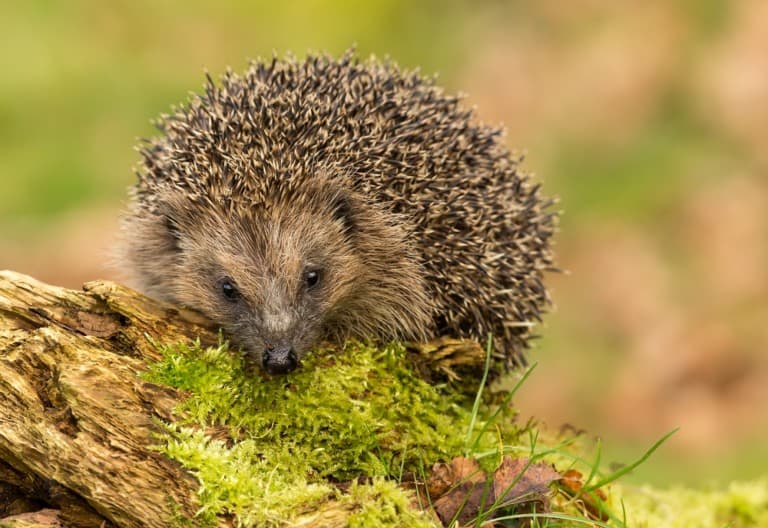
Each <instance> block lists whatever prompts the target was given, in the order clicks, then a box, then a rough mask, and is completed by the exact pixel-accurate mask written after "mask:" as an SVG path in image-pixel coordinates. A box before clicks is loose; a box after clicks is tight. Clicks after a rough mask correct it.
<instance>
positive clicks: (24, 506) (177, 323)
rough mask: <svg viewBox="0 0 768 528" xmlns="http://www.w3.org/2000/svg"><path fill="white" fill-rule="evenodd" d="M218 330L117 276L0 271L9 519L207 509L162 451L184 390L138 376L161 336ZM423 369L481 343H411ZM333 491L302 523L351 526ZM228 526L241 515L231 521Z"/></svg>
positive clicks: (0, 496)
mask: <svg viewBox="0 0 768 528" xmlns="http://www.w3.org/2000/svg"><path fill="white" fill-rule="evenodd" d="M193 339H199V340H200V341H201V343H202V344H203V345H213V344H217V343H218V341H219V336H218V333H217V331H216V329H215V327H213V326H212V325H211V323H210V322H208V321H207V320H206V319H204V318H203V317H202V316H200V315H199V314H197V313H195V312H192V311H187V310H183V309H180V308H177V307H174V306H171V305H169V304H166V303H162V302H159V301H154V300H152V299H149V298H147V297H144V296H143V295H141V294H139V293H138V292H135V291H133V290H131V289H129V288H126V287H124V286H120V285H117V284H114V283H111V282H106V281H98V282H92V283H88V284H86V285H85V286H84V287H83V290H82V291H75V290H68V289H64V288H59V287H55V286H50V285H48V284H44V283H42V282H39V281H36V280H34V279H32V278H30V277H27V276H25V275H21V274H18V273H14V272H9V271H0V528H5V527H6V526H15V527H22V526H72V527H75V528H81V527H82V528H96V527H109V526H115V527H139V526H142V527H143V526H147V527H165V526H169V525H170V524H172V521H173V519H174V518H176V517H179V516H183V517H186V518H190V517H193V516H194V514H195V512H196V511H197V510H198V504H197V502H196V491H197V489H198V482H197V481H196V480H195V479H194V478H193V477H192V476H191V475H190V474H188V473H187V472H186V471H185V470H184V469H183V468H181V467H180V466H179V465H178V464H177V463H176V462H173V461H171V460H169V459H167V458H166V457H165V456H164V455H162V454H160V453H159V452H157V451H156V450H155V449H153V446H154V445H155V444H156V443H158V439H157V437H155V436H154V435H155V434H156V433H159V432H161V431H160V429H161V428H160V425H159V422H160V421H172V419H173V417H172V409H173V408H174V406H175V405H176V404H177V403H178V402H179V401H180V398H181V396H182V395H181V394H179V393H178V392H177V391H175V390H173V389H170V388H167V387H159V386H157V385H154V384H152V383H148V382H145V381H143V380H142V378H141V377H140V376H139V375H138V374H139V373H140V372H141V371H143V370H146V368H147V362H148V361H156V360H158V359H160V352H159V351H158V349H157V347H156V345H155V344H154V343H157V342H161V343H176V342H182V341H190V340H193ZM408 348H409V350H410V351H411V353H412V354H411V358H412V360H413V364H414V366H415V368H417V369H418V370H419V371H423V372H424V376H426V377H429V376H444V377H448V378H456V373H455V370H454V369H459V370H461V369H467V368H468V369H473V368H477V367H478V365H482V363H483V361H484V355H485V354H484V352H483V350H482V348H481V347H480V346H478V344H477V343H473V342H469V341H464V340H456V339H441V340H436V341H435V342H433V343H421V344H420V343H411V344H409V345H408ZM349 515H350V507H349V505H346V504H342V503H340V502H337V501H334V500H329V501H328V502H326V503H323V504H321V505H319V506H318V508H317V510H316V511H313V512H309V513H307V514H305V515H303V516H301V517H300V518H297V519H294V524H295V525H296V526H328V527H333V526H346V524H347V522H346V521H347V518H348V516H349ZM220 524H221V525H225V526H226V525H229V524H231V520H229V519H222V520H221V522H220Z"/></svg>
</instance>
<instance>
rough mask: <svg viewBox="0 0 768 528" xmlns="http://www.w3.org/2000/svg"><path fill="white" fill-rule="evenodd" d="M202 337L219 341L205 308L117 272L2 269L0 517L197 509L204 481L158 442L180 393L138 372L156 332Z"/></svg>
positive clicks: (163, 516)
mask: <svg viewBox="0 0 768 528" xmlns="http://www.w3.org/2000/svg"><path fill="white" fill-rule="evenodd" d="M198 337H199V338H200V339H201V341H202V342H203V343H206V344H207V343H211V344H212V343H215V342H217V335H216V332H215V331H214V329H213V328H211V327H210V326H209V325H208V324H207V323H206V321H205V320H203V319H202V318H201V317H200V316H198V315H196V314H194V313H192V312H188V311H184V310H180V309H178V308H175V307H173V306H170V305H167V304H163V303H160V302H156V301H152V300H150V299H148V298H146V297H143V296H141V295H140V294H138V293H136V292H134V291H132V290H130V289H128V288H125V287H122V286H118V285H116V284H113V283H110V282H92V283H88V284H86V285H85V286H84V287H83V291H74V290H67V289H63V288H57V287H54V286H49V285H47V284H44V283H41V282H38V281H36V280H34V279H32V278H30V277H26V276H24V275H20V274H17V273H13V272H8V271H5V272H0V526H4V525H5V526H38V525H39V526H59V525H64V526H76V527H98V526H105V527H106V526H119V527H158V528H159V527H167V526H168V525H169V524H170V523H171V522H172V520H173V519H174V518H175V517H177V516H180V515H181V516H185V517H192V516H193V515H194V513H195V511H196V509H197V504H196V502H195V492H196V491H197V488H198V483H197V482H196V480H195V479H194V478H193V477H192V476H190V475H189V474H188V473H186V472H185V471H184V470H183V469H182V468H181V467H180V466H179V465H178V464H177V463H175V462H173V461H170V460H168V459H167V458H166V457H164V456H163V455H161V454H159V453H157V452H156V451H154V450H153V449H152V446H153V444H155V443H156V442H157V439H156V438H155V437H154V436H153V434H154V433H156V432H158V431H159V426H158V423H157V421H158V420H170V418H171V411H172V408H173V407H174V405H175V404H176V403H177V402H178V401H179V394H177V392H176V391H175V390H172V389H169V388H166V387H159V386H156V385H153V384H151V383H147V382H144V381H142V380H141V378H139V377H138V376H137V374H138V373H139V372H141V371H142V370H144V369H145V368H146V362H147V360H156V359H158V357H159V354H158V351H157V350H156V348H155V347H154V346H153V344H152V342H151V341H150V339H154V340H156V341H162V342H177V341H183V340H190V339H194V338H198ZM44 508H48V509H49V510H45V509H44ZM51 508H52V509H54V510H57V511H54V512H53V513H52V512H51V511H50V509H51ZM34 510H42V511H41V512H38V513H39V515H38V516H37V517H30V516H29V515H30V514H29V512H31V511H34ZM25 514H26V517H25ZM19 515H21V517H19ZM4 518H5V520H3V519H4ZM57 523H58V524H57Z"/></svg>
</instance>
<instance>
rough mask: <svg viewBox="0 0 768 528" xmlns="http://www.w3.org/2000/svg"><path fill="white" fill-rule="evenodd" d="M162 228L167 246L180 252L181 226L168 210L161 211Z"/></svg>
mask: <svg viewBox="0 0 768 528" xmlns="http://www.w3.org/2000/svg"><path fill="white" fill-rule="evenodd" d="M162 223H163V228H164V230H165V235H166V237H165V238H166V242H167V243H168V247H169V248H170V249H172V250H173V251H175V252H177V253H180V252H181V228H180V227H179V222H178V220H176V218H175V217H174V216H173V214H171V213H170V212H165V213H163V216H162Z"/></svg>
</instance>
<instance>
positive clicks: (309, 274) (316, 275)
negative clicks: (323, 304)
mask: <svg viewBox="0 0 768 528" xmlns="http://www.w3.org/2000/svg"><path fill="white" fill-rule="evenodd" d="M318 282H320V272H319V271H317V270H309V271H306V272H304V283H305V284H306V285H307V289H311V288H314V287H315V286H317V283H318Z"/></svg>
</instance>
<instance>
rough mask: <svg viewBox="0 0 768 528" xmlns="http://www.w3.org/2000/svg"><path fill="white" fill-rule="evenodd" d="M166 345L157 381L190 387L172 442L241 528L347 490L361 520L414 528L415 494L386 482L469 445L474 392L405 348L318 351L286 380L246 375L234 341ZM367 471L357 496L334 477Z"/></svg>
mask: <svg viewBox="0 0 768 528" xmlns="http://www.w3.org/2000/svg"><path fill="white" fill-rule="evenodd" d="M162 352H163V358H164V359H163V360H162V361H161V362H159V363H157V364H154V365H152V366H150V369H149V371H148V372H147V373H146V374H145V378H146V379H147V380H149V381H152V382H154V383H161V384H166V385H171V386H173V387H177V388H179V389H182V390H184V391H186V392H187V394H188V397H187V398H186V399H185V401H184V402H183V403H181V404H180V407H179V409H178V413H179V416H180V417H181V418H180V420H179V422H177V424H176V425H174V426H169V428H168V438H167V440H166V445H165V446H164V447H163V448H162V450H163V451H164V452H165V453H166V454H167V455H168V456H170V457H171V458H173V459H175V460H178V461H179V462H181V463H182V464H183V465H184V466H185V467H187V468H189V469H190V470H191V471H192V472H194V473H195V474H196V475H197V477H198V478H199V479H200V483H201V491H200V500H201V503H202V505H203V506H202V510H201V512H200V515H201V518H205V517H206V516H209V517H210V518H211V519H212V518H213V517H212V516H213V515H215V514H216V513H231V514H235V515H236V518H237V520H238V523H239V524H240V525H241V526H263V525H277V524H280V523H281V522H284V521H287V520H290V519H291V518H293V517H295V516H296V515H298V514H301V513H302V512H304V511H308V510H311V509H312V506H313V504H316V503H317V502H318V501H322V500H326V499H328V498H329V497H331V496H336V497H337V498H339V499H340V500H342V501H352V502H351V503H350V502H347V504H352V503H354V504H360V505H361V506H360V511H359V512H357V513H354V514H353V515H352V519H354V520H355V521H354V522H355V523H357V524H356V525H358V526H369V525H370V526H372V525H374V524H375V525H377V526H404V524H403V522H404V521H403V520H402V519H400V516H399V513H402V512H403V511H405V509H406V508H405V505H407V504H408V503H409V502H410V500H411V497H410V495H409V494H408V493H407V492H406V491H404V490H402V489H400V488H399V487H397V486H395V485H394V484H393V483H391V482H387V481H386V480H382V479H397V478H399V477H400V476H401V475H402V474H404V473H405V472H418V471H419V469H420V468H421V467H424V466H426V467H429V466H431V465H432V464H434V463H435V462H438V461H446V460H450V459H451V458H452V457H454V456H458V455H460V454H461V452H462V450H463V449H464V440H463V439H464V434H465V432H466V430H467V427H468V424H469V422H470V413H469V411H468V410H467V407H468V405H467V401H466V400H465V397H464V396H461V395H458V394H454V393H451V392H450V391H448V390H446V388H445V387H442V386H433V385H430V384H428V383H426V382H425V381H423V380H421V379H419V378H418V377H417V376H416V375H415V374H414V373H413V371H412V370H411V369H410V368H409V367H408V364H407V362H406V354H405V351H404V349H403V348H402V347H400V346H397V345H390V346H386V347H384V348H381V349H378V348H375V347H371V346H366V345H362V344H355V343H351V344H348V345H347V346H346V347H344V348H343V349H342V350H340V351H338V350H336V351H334V350H330V349H325V350H317V351H315V353H313V354H312V356H311V357H310V358H308V359H306V360H305V361H304V365H303V368H301V369H299V370H298V371H296V372H294V373H291V374H289V375H286V376H281V377H275V378H270V377H262V375H261V374H260V373H258V372H255V373H246V372H245V371H244V368H243V364H242V361H241V360H240V359H239V358H238V357H237V356H236V355H235V354H232V353H230V352H229V351H228V350H227V347H226V345H221V346H219V347H218V348H210V349H204V348H201V347H200V346H183V345H178V346H171V347H164V348H162ZM199 426H202V427H203V428H209V427H212V426H223V427H226V428H228V429H229V432H230V435H231V436H232V437H233V438H235V439H236V441H235V442H234V443H232V444H226V443H224V442H222V441H218V440H213V439H211V438H210V437H208V436H206V434H205V433H204V432H203V429H201V427H199ZM359 476H366V477H373V478H374V480H373V482H372V483H371V484H368V485H356V486H354V487H353V488H352V491H350V493H349V495H348V496H345V495H339V492H338V491H337V490H336V489H335V488H334V487H333V486H332V485H331V484H330V483H329V482H332V481H348V480H352V479H354V478H356V477H359ZM355 497H358V498H360V497H366V498H367V499H370V498H375V500H373V501H372V502H371V501H367V500H366V501H363V500H357V501H356V500H355ZM364 503H365V504H366V505H363V504H364ZM373 504H376V506H375V507H374V506H372V505H373ZM387 519H390V520H391V522H390V521H387ZM424 522H426V521H424V520H423V519H421V518H419V520H418V522H417V520H416V517H414V522H413V523H411V524H409V525H413V526H420V525H423V523H424ZM414 523H415V524H414Z"/></svg>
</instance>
